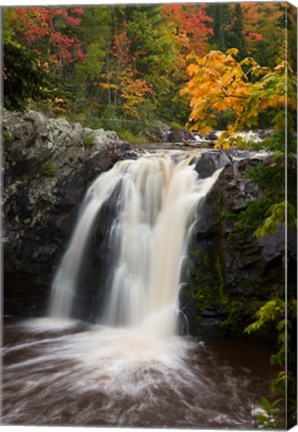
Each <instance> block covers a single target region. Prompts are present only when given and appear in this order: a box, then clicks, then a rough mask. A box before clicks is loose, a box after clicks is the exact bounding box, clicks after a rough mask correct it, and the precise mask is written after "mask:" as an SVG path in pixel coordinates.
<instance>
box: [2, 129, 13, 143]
mask: <svg viewBox="0 0 298 432" xmlns="http://www.w3.org/2000/svg"><path fill="white" fill-rule="evenodd" d="M3 139H4V141H6V142H8V141H12V140H13V135H12V133H11V131H10V130H9V129H5V130H4V131H3Z"/></svg>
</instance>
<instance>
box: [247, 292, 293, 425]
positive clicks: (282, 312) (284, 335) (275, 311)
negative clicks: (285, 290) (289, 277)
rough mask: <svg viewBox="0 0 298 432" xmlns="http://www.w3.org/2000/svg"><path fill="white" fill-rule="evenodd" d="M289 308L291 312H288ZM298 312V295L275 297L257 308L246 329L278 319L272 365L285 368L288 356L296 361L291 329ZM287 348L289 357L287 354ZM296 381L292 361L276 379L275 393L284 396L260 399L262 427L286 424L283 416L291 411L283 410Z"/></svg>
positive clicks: (249, 330) (261, 326) (257, 329)
mask: <svg viewBox="0 0 298 432" xmlns="http://www.w3.org/2000/svg"><path fill="white" fill-rule="evenodd" d="M286 309H287V314H286ZM296 316H297V301H296V299H289V301H288V302H287V303H286V302H285V300H284V299H280V298H274V299H271V300H269V301H267V302H266V303H265V304H264V305H263V306H261V307H260V309H259V310H258V311H257V313H256V315H255V317H256V321H255V322H253V323H251V324H250V325H249V326H247V327H246V329H245V333H248V334H250V333H252V332H257V331H260V330H261V329H262V328H263V327H264V326H266V325H268V324H272V323H274V325H275V328H276V332H277V335H278V336H277V341H278V345H279V350H278V352H277V353H276V354H273V355H272V356H271V357H270V363H271V364H272V365H279V366H280V367H282V368H285V367H286V360H287V361H288V362H290V363H295V353H294V352H292V351H291V349H290V338H291V334H290V330H291V328H292V322H294V323H295V322H296ZM286 350H287V358H286ZM295 386H296V385H295V381H294V379H293V377H292V376H291V372H289V371H288V365H287V369H286V370H281V371H280V372H279V373H278V374H277V376H276V378H275V379H274V380H273V381H272V384H271V391H272V393H273V394H277V395H278V396H279V397H280V398H279V399H277V400H274V401H273V402H270V401H268V400H267V399H265V398H262V399H261V401H260V402H258V403H257V405H259V406H260V407H261V408H263V409H264V411H265V415H264V414H260V415H257V416H256V417H257V419H258V420H259V422H260V426H261V427H262V428H265V429H268V428H272V427H273V426H274V427H275V428H277V427H281V428H283V427H284V425H285V424H284V420H283V416H284V415H287V413H284V412H283V408H284V407H285V399H286V398H288V396H289V394H288V392H289V391H290V390H291V391H294V392H295ZM293 407H294V411H295V402H294V405H293V403H291V404H290V406H289V410H290V411H293Z"/></svg>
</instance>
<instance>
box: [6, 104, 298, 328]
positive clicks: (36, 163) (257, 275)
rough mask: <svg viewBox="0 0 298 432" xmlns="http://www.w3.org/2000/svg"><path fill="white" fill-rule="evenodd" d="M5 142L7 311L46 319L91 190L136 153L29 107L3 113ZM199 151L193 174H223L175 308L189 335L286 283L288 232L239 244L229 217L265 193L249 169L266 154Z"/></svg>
mask: <svg viewBox="0 0 298 432" xmlns="http://www.w3.org/2000/svg"><path fill="white" fill-rule="evenodd" d="M3 137H4V152H3V156H4V161H3V169H4V176H3V179H4V188H3V211H4V220H3V239H2V241H3V244H4V311H5V314H8V315H13V316H18V317H19V316H32V315H43V314H44V313H45V309H46V303H47V299H48V296H49V290H50V285H51V280H52V277H53V272H54V271H55V269H56V267H57V264H58V262H59V259H60V258H61V256H62V254H63V252H64V251H65V248H66V245H67V242H68V240H69V236H70V233H71V230H72V228H73V226H74V223H75V220H76V215H77V212H78V209H79V205H80V202H81V200H82V198H83V196H84V193H85V191H86V189H87V187H88V185H89V184H90V183H91V181H92V180H93V179H94V178H95V177H96V176H97V175H99V174H100V173H102V172H103V171H106V170H108V169H109V168H111V167H112V166H113V165H114V163H115V162H116V161H118V160H120V159H126V158H135V157H137V156H136V153H135V152H134V151H132V149H131V148H130V146H129V144H127V143H126V142H123V141H121V140H119V138H118V137H117V135H116V133H115V132H111V131H104V130H102V129H100V130H91V129H88V128H83V127H82V126H81V125H80V124H78V123H74V124H70V123H69V122H67V121H65V120H63V119H48V118H46V117H45V116H44V115H41V114H39V113H36V112H32V111H29V112H27V113H26V114H25V115H20V114H17V113H9V112H4V113H3ZM199 154H200V155H199V157H198V159H197V165H196V170H197V171H198V173H199V176H200V177H201V178H203V177H207V176H209V175H211V174H212V173H213V172H214V171H215V170H216V169H217V168H223V170H222V172H221V175H220V177H219V179H218V181H217V183H216V185H215V187H214V188H213V190H212V192H211V193H210V195H209V196H208V197H207V199H206V201H205V204H204V206H203V208H201V209H200V217H199V219H198V221H197V222H196V225H195V227H194V230H193V238H192V241H191V245H190V251H189V252H190V256H191V259H190V260H189V264H188V265H187V266H186V268H185V271H184V288H183V290H182V293H181V305H182V307H183V311H184V312H185V313H186V315H187V316H188V318H189V324H190V330H191V332H192V333H194V334H197V333H198V332H199V331H200V330H199V329H200V328H202V324H203V326H204V325H205V326H206V327H210V326H212V325H217V324H218V323H220V322H223V321H224V320H227V319H228V320H230V321H231V324H233V322H232V321H233V316H234V315H236V318H237V316H239V314H240V315H241V314H243V317H244V319H245V317H247V315H248V314H249V311H248V308H251V307H252V306H253V305H256V306H257V305H258V304H259V303H260V302H261V301H264V300H266V299H268V298H269V297H270V295H271V294H272V293H276V292H277V291H279V290H283V289H284V283H285V281H284V279H285V277H284V276H285V275H284V269H285V262H284V256H285V245H284V230H283V229H282V228H280V230H278V231H277V232H276V233H275V234H274V235H273V236H271V237H269V238H262V239H255V238H253V237H248V238H236V237H235V236H234V235H233V234H234V231H235V227H234V224H233V219H231V218H228V217H226V214H227V212H228V213H230V214H237V213H238V212H239V211H241V206H242V204H243V203H244V202H246V201H247V200H249V199H253V198H255V197H258V196H259V194H260V193H261V192H260V191H259V190H258V189H257V188H256V187H254V186H253V185H252V184H250V182H249V181H248V178H247V176H246V172H247V170H248V169H250V168H252V167H254V166H255V165H256V164H258V163H263V162H264V157H263V156H262V157H261V156H260V155H258V154H251V153H249V152H239V151H238V152H237V151H235V150H234V151H220V150H208V151H199ZM111 207H112V206H110V208H109V207H107V209H105V211H103V212H102V215H101V217H100V220H99V221H98V224H97V226H96V227H95V229H94V237H96V238H95V239H94V242H93V243H94V254H93V256H92V257H89V258H88V259H89V261H88V263H87V262H86V267H85V268H86V269H89V268H90V267H92V268H93V270H94V271H97V272H99V273H100V265H102V266H103V265H104V264H103V263H104V258H103V257H104V255H105V246H104V232H105V227H106V224H109V222H108V219H110V216H111V214H112V210H111ZM98 245H100V246H98ZM294 263H295V246H293V247H290V249H289V265H291V268H292V267H293V266H294ZM88 274H89V271H87V270H86V271H85V272H84V274H82V275H81V277H82V286H83V285H84V284H85V285H86V284H87V285H88V289H86V290H79V296H80V302H81V304H82V318H84V319H85V318H86V319H88V318H89V317H88V303H90V302H92V301H93V300H94V295H95V287H93V286H92V284H93V281H92V280H91V279H90V276H88ZM233 314H234V315H233ZM234 318H235V317H234ZM240 318H241V317H240ZM234 321H235V322H234V323H237V319H235V320H234Z"/></svg>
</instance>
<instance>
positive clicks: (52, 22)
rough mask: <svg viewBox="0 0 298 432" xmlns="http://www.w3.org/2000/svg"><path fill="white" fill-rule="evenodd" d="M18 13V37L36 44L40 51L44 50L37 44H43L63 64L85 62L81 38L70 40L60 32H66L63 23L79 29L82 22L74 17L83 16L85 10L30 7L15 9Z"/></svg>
mask: <svg viewBox="0 0 298 432" xmlns="http://www.w3.org/2000/svg"><path fill="white" fill-rule="evenodd" d="M15 11H16V15H15V24H16V29H17V32H18V34H19V35H20V36H21V37H23V38H25V39H27V40H28V41H31V42H36V45H37V49H38V48H39V49H41V46H40V45H38V42H44V43H46V45H47V47H48V48H50V51H54V52H55V53H56V54H57V56H58V57H59V58H60V60H63V61H66V62H68V63H71V62H72V61H73V60H75V59H76V58H78V59H79V60H81V61H83V60H84V59H85V55H84V53H83V52H82V50H81V43H80V41H79V40H78V38H77V37H68V36H66V35H64V34H63V32H62V30H60V28H63V26H61V21H62V23H63V21H64V24H66V26H67V27H72V26H78V25H80V24H81V18H79V17H77V16H73V15H83V14H84V9H82V8H52V7H28V8H15ZM59 22H60V23H59Z"/></svg>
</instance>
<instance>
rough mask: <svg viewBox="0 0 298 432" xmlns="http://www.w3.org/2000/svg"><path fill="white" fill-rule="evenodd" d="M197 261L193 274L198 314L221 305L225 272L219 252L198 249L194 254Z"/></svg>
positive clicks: (210, 249)
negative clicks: (213, 306)
mask: <svg viewBox="0 0 298 432" xmlns="http://www.w3.org/2000/svg"><path fill="white" fill-rule="evenodd" d="M193 257H194V259H195V260H196V261H197V265H196V269H195V271H194V272H193V275H192V279H193V280H194V283H195V287H194V297H195V299H196V300H197V305H198V306H197V312H198V313H199V312H200V310H201V309H206V308H208V307H210V306H211V305H214V304H218V305H219V304H221V303H222V301H223V297H224V286H225V280H224V272H223V269H222V265H221V260H220V256H219V253H218V251H217V250H215V249H212V248H209V250H208V248H207V249H205V250H200V249H197V250H196V251H195V252H194V253H193Z"/></svg>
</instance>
